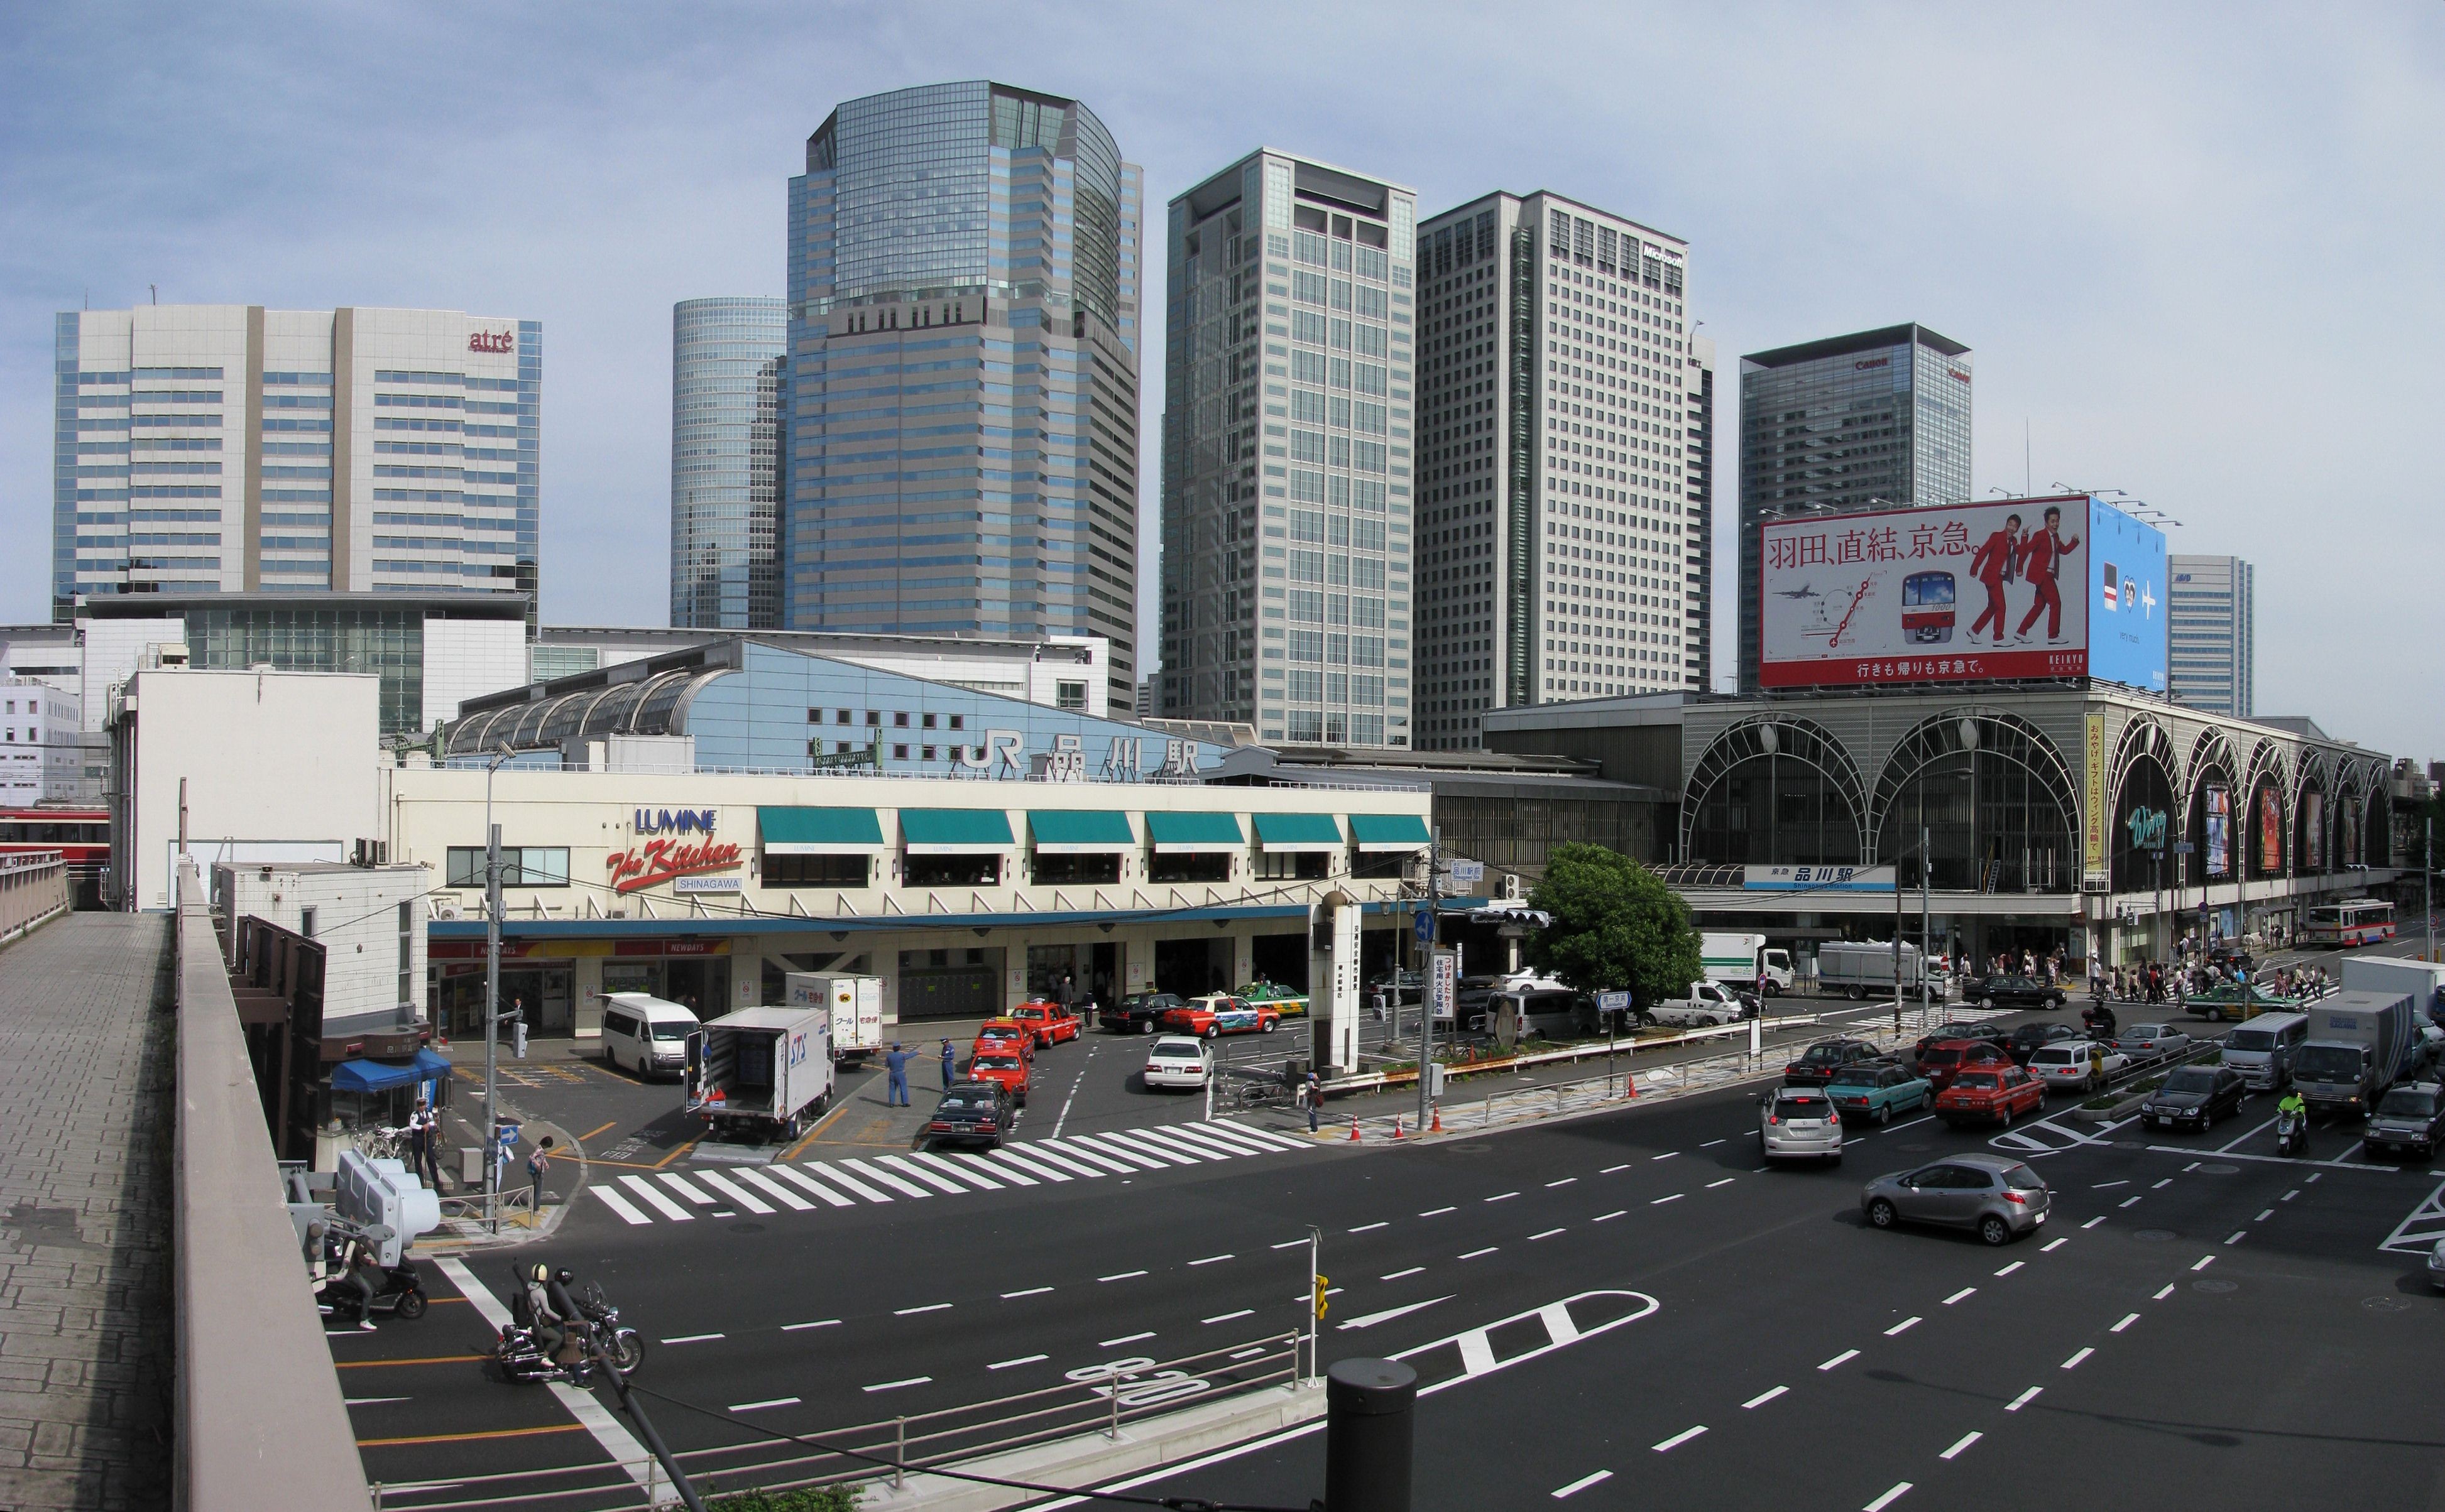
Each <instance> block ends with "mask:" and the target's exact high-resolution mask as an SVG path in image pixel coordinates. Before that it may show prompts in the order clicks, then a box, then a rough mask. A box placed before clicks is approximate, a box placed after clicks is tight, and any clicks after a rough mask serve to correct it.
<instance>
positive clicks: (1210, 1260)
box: [1189, 1255, 1240, 1266]
mask: <svg viewBox="0 0 2445 1512" xmlns="http://www.w3.org/2000/svg"><path fill="white" fill-rule="evenodd" d="M1239 1258H1240V1257H1239V1256H1237V1255H1208V1256H1206V1257H1205V1258H1204V1260H1192V1261H1190V1262H1189V1264H1190V1265H1191V1266H1196V1265H1220V1264H1221V1263H1223V1262H1224V1261H1226V1260H1237V1259H1239Z"/></svg>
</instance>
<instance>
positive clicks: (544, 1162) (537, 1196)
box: [527, 1134, 552, 1226]
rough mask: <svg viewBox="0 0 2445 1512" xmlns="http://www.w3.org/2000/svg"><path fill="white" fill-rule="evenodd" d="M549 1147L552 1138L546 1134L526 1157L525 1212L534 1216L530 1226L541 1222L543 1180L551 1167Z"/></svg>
mask: <svg viewBox="0 0 2445 1512" xmlns="http://www.w3.org/2000/svg"><path fill="white" fill-rule="evenodd" d="M551 1147H552V1137H551V1135H550V1134H546V1135H544V1136H543V1140H542V1142H541V1143H539V1144H537V1145H536V1146H535V1147H534V1152H533V1153H532V1154H531V1155H529V1156H527V1211H529V1212H530V1213H532V1214H533V1215H534V1217H533V1218H532V1220H531V1222H530V1226H532V1224H534V1223H541V1222H542V1221H543V1178H544V1172H545V1171H547V1170H548V1169H550V1167H551Z"/></svg>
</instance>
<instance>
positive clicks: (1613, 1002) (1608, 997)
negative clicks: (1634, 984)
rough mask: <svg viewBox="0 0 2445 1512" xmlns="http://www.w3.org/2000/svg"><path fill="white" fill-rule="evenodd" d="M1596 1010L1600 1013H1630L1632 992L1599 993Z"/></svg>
mask: <svg viewBox="0 0 2445 1512" xmlns="http://www.w3.org/2000/svg"><path fill="white" fill-rule="evenodd" d="M1596 1011H1597V1012H1598V1013H1628V1012H1629V1011H1630V994H1629V993H1627V992H1599V993H1597V994H1596Z"/></svg>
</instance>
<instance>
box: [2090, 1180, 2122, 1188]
mask: <svg viewBox="0 0 2445 1512" xmlns="http://www.w3.org/2000/svg"><path fill="white" fill-rule="evenodd" d="M2130 1185H2131V1183H2130V1182H2128V1181H2125V1180H2120V1179H2117V1180H2114V1181H2100V1182H2098V1183H2096V1184H2094V1185H2092V1186H2091V1187H2090V1188H2089V1190H2091V1191H2103V1190H2104V1189H2106V1188H2108V1187H2128V1186H2130Z"/></svg>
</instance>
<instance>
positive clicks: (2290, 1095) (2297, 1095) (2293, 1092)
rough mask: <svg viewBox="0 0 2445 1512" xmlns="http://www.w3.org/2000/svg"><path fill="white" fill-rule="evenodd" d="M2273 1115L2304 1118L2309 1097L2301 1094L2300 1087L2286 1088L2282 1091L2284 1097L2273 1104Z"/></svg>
mask: <svg viewBox="0 0 2445 1512" xmlns="http://www.w3.org/2000/svg"><path fill="white" fill-rule="evenodd" d="M2275 1116H2277V1117H2279V1118H2286V1117H2290V1118H2306V1117H2307V1116H2309V1099H2308V1098H2306V1097H2303V1096H2301V1089H2300V1088H2298V1087H2289V1088H2286V1090H2285V1093H2284V1099H2283V1100H2282V1101H2280V1102H2278V1103H2277V1104H2276V1105H2275Z"/></svg>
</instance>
